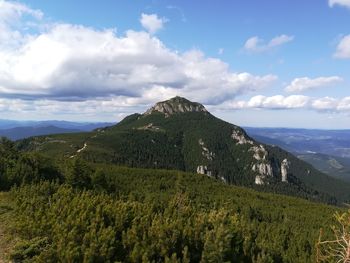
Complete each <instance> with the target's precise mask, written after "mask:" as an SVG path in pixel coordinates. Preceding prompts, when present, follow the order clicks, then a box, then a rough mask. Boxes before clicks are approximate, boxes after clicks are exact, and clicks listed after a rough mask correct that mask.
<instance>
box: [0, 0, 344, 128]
mask: <svg viewBox="0 0 350 263" xmlns="http://www.w3.org/2000/svg"><path fill="white" fill-rule="evenodd" d="M349 25H350V0H315V1H301V0H296V1H287V0H278V1H277V0H273V1H272V0H266V1H259V0H254V1H253V0H244V1H243V0H237V1H236V0H235V1H229V0H224V1H219V2H213V1H209V0H207V1H199V0H198V1H164V0H153V1H142V0H137V1H106V0H101V1H80V0H79V1H65V0H63V1H55V2H53V1H44V0H25V1H18V2H13V1H7V0H6V1H4V0H0V60H1V61H0V112H1V118H3V119H4V118H8V119H65V120H80V121H115V120H120V119H121V118H123V117H124V116H126V115H128V114H130V113H133V112H143V111H145V110H146V109H147V108H148V107H149V106H151V105H152V104H153V103H155V102H157V101H159V100H164V99H167V98H170V97H172V96H175V95H180V96H185V97H187V98H189V99H191V100H195V101H199V102H202V103H203V104H205V105H206V106H207V108H208V109H209V110H210V111H212V112H213V113H214V114H215V115H217V116H218V117H221V118H224V119H225V120H227V121H230V122H233V123H235V124H238V125H243V126H265V127H267V126H270V127H303V128H325V129H329V128H341V129H344V128H350V79H349V76H350V74H349V73H350V28H349Z"/></svg>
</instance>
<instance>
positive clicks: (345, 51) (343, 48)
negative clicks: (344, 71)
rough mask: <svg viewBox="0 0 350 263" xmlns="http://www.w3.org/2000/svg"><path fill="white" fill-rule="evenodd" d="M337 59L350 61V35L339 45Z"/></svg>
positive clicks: (336, 53)
mask: <svg viewBox="0 0 350 263" xmlns="http://www.w3.org/2000/svg"><path fill="white" fill-rule="evenodd" d="M334 57H335V58H339V59H350V35H347V36H344V37H343V38H342V39H341V40H340V41H339V43H338V45H337V48H336V51H335V53H334Z"/></svg>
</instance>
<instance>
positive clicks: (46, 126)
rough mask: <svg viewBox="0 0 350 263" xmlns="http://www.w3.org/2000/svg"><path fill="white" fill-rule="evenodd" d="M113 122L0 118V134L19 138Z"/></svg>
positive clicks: (86, 129)
mask: <svg viewBox="0 0 350 263" xmlns="http://www.w3.org/2000/svg"><path fill="white" fill-rule="evenodd" d="M111 125H113V123H107V122H101V123H84V122H69V121H55V120H53V121H14V120H0V136H5V137H7V138H9V139H11V140H19V139H24V138H28V137H31V136H39V135H49V134H59V133H61V134H62V133H74V132H82V131H92V130H94V129H97V128H101V127H106V126H111Z"/></svg>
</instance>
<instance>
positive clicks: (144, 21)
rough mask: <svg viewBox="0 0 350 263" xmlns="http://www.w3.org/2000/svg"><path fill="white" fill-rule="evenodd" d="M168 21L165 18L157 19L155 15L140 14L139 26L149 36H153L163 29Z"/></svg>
mask: <svg viewBox="0 0 350 263" xmlns="http://www.w3.org/2000/svg"><path fill="white" fill-rule="evenodd" d="M167 21H168V19H166V18H159V17H158V15H156V14H150V15H149V14H141V18H140V22H141V25H142V26H143V27H144V28H145V29H146V30H147V31H148V32H149V33H151V34H155V33H156V32H158V31H159V30H161V29H162V28H163V27H164V24H165V23H166V22H167Z"/></svg>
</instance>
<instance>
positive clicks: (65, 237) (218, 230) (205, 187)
mask: <svg viewBox="0 0 350 263" xmlns="http://www.w3.org/2000/svg"><path fill="white" fill-rule="evenodd" d="M0 145H1V146H0V147H1V148H0V151H1V160H0V165H1V166H0V167H1V170H0V172H1V186H2V187H3V189H2V190H3V191H4V193H3V194H2V195H1V196H0V197H1V204H0V213H1V215H0V217H1V219H2V220H1V221H2V223H1V227H4V226H6V231H5V233H6V235H7V236H8V237H9V239H10V240H11V239H12V242H14V243H13V247H12V248H11V249H9V251H8V253H7V256H9V257H10V258H12V259H13V260H15V261H16V262H227V261H228V262H314V261H315V260H316V255H317V249H316V244H317V242H318V238H319V233H320V229H321V228H322V229H323V236H322V238H323V239H325V240H327V239H330V238H331V237H332V230H331V228H330V225H331V224H333V223H334V217H333V214H334V213H335V212H336V211H342V208H337V207H331V206H327V205H324V204H321V203H314V202H309V201H306V200H302V199H298V198H295V197H287V196H283V195H277V194H271V193H262V192H256V191H254V190H249V189H246V188H243V187H237V186H232V185H227V184H224V183H223V182H220V181H218V180H215V179H213V178H208V177H207V176H205V175H198V174H190V173H184V172H178V171H171V170H151V169H135V168H127V167H120V166H115V165H102V164H89V163H87V162H86V161H84V160H82V159H79V158H71V159H69V160H65V161H62V160H55V161H53V160H51V159H48V158H46V157H43V156H40V155H38V154H29V153H20V152H18V151H17V150H16V149H15V148H14V144H13V143H12V142H10V141H8V140H6V139H2V142H1V144H0ZM9 189H11V190H10V191H8V190H9ZM13 239H15V241H13ZM0 245H1V243H0Z"/></svg>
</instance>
